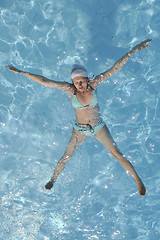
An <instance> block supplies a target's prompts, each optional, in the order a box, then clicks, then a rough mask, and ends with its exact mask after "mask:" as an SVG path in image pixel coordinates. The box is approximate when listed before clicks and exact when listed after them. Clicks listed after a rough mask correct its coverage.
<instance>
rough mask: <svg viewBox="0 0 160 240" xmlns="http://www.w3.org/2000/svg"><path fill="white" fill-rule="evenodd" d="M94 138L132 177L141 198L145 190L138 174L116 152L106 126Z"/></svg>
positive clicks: (119, 153) (120, 154)
mask: <svg viewBox="0 0 160 240" xmlns="http://www.w3.org/2000/svg"><path fill="white" fill-rule="evenodd" d="M94 136H95V138H96V139H97V140H98V141H99V142H101V143H102V144H103V145H104V147H105V148H106V149H107V150H108V152H109V153H110V154H111V155H112V156H113V157H114V158H116V159H117V160H118V161H119V163H120V164H121V166H122V167H123V168H124V169H125V170H126V171H128V172H129V174H130V175H131V176H132V177H133V179H134V180H135V182H136V184H137V188H138V191H139V193H140V195H141V196H143V195H145V192H146V189H145V186H144V184H143V183H142V181H141V179H140V178H139V176H138V174H137V173H136V171H135V170H134V168H133V166H132V164H131V163H130V162H129V161H128V160H127V159H126V158H125V157H124V156H123V155H122V153H121V152H120V151H119V150H118V148H117V146H116V144H115V142H114V141H113V139H112V136H111V134H110V132H109V130H108V128H107V126H104V127H103V128H101V130H99V131H98V132H97V133H96V134H95V135H94Z"/></svg>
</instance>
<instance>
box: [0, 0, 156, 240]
mask: <svg viewBox="0 0 160 240" xmlns="http://www.w3.org/2000/svg"><path fill="white" fill-rule="evenodd" d="M159 22H160V1H159V0H134V1H131V0H130V1H128V0H113V1H109V0H100V1H99V0H87V1H86V0H68V1H65V0H52V1H51V0H46V1H42V0H21V1H19V0H13V1H9V0H5V1H4V0H0V66H1V71H0V239H1V240H6V239H8V240H25V239H26V240H87V239H89V240H97V239H98V240H112V239H116V240H122V239H127V240H158V239H160V221H159V219H160V211H159V205H160V167H159V166H160V163H159V160H160V81H159V79H160V60H159V59H160V50H159V38H160V36H159ZM147 38H151V39H152V43H151V44H150V47H149V48H148V49H145V50H143V51H139V52H136V53H135V54H134V55H133V56H132V57H131V58H130V60H129V61H128V62H127V64H126V65H125V66H124V67H123V69H122V70H121V71H120V72H119V73H118V74H116V75H114V76H113V77H111V78H110V79H109V80H108V81H106V82H105V83H103V84H101V86H100V87H99V88H98V91H97V95H98V99H99V105H100V112H101V115H102V118H103V120H104V122H105V123H106V124H107V126H108V127H109V129H110V131H111V133H112V135H113V138H114V139H115V141H116V143H117V145H118V146H119V148H120V150H121V151H122V152H123V153H124V154H125V155H126V156H127V158H128V159H129V160H130V161H131V162H132V163H133V165H134V167H135V169H136V170H137V172H138V174H139V175H140V176H141V178H142V179H143V181H144V183H145V185H146V188H147V193H146V195H145V197H140V196H139V194H138V192H137V188H136V185H135V183H134V181H133V180H132V178H131V177H130V176H129V175H128V174H126V172H125V171H124V170H123V169H122V168H121V166H120V165H119V163H118V162H117V161H116V160H115V159H113V158H111V157H110V156H109V155H108V153H107V152H106V150H105V149H104V148H103V147H102V146H101V145H100V144H99V143H98V142H97V141H96V140H95V139H94V138H88V139H87V140H86V142H85V143H84V144H83V145H82V146H81V147H80V148H79V149H78V151H77V152H76V153H75V154H74V156H73V157H72V159H71V160H70V161H69V162H68V163H67V164H66V167H65V169H64V170H63V172H62V174H61V175H60V176H59V177H58V179H57V182H56V183H55V185H54V187H53V189H52V190H51V191H46V190H45V188H44V186H45V184H46V183H47V181H48V180H49V179H50V177H51V176H52V173H53V171H54V168H55V166H56V164H57V162H58V160H59V158H60V157H61V156H62V154H63V153H64V150H65V147H66V146H67V143H68V141H69V138H70V135H71V132H72V127H73V124H74V121H75V114H74V109H73V108H72V106H71V103H70V101H69V99H68V98H67V96H66V95H65V94H64V93H62V92H61V91H59V90H55V89H51V88H47V87H44V86H42V85H40V84H38V83H35V82H33V81H31V80H29V79H27V78H25V77H24V76H21V75H18V74H14V73H12V72H10V71H8V70H7V69H5V68H4V66H6V65H14V66H15V67H17V68H20V69H21V70H24V71H29V72H32V73H35V74H41V75H44V76H46V77H48V78H51V79H53V80H58V81H61V80H65V81H70V71H71V69H72V65H73V64H74V63H79V64H82V65H84V66H85V67H86V68H87V69H88V72H89V75H90V77H92V76H93V75H97V74H99V73H101V72H104V71H105V70H107V69H108V68H110V67H111V66H112V65H113V64H114V63H115V62H116V61H117V60H118V59H120V58H121V57H122V56H123V55H124V54H125V53H126V52H128V51H129V50H130V49H131V48H132V47H133V46H134V45H135V44H138V43H139V42H141V41H143V40H145V39H147Z"/></svg>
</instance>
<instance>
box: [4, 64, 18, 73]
mask: <svg viewBox="0 0 160 240" xmlns="http://www.w3.org/2000/svg"><path fill="white" fill-rule="evenodd" d="M6 68H8V70H10V71H12V72H15V73H19V72H20V70H19V69H18V68H15V67H13V66H6Z"/></svg>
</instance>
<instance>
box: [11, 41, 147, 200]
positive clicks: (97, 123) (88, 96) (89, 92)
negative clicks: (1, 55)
mask: <svg viewBox="0 0 160 240" xmlns="http://www.w3.org/2000/svg"><path fill="white" fill-rule="evenodd" d="M150 42H151V40H150V39H147V40H145V41H143V42H141V43H140V44H138V45H136V46H135V47H133V48H132V50H131V51H130V52H128V53H127V54H126V55H124V56H123V57H122V58H121V59H120V60H119V61H117V62H116V63H115V64H114V66H113V67H111V68H110V69H109V70H107V71H105V72H104V73H101V74H100V75H98V76H96V77H95V78H94V79H93V80H90V79H88V75H87V71H86V70H85V68H83V67H82V66H77V67H74V68H73V70H72V72H71V78H72V83H68V82H57V81H53V80H50V79H47V78H45V77H43V76H39V75H35V74H32V73H28V72H24V71H20V70H18V69H17V68H15V67H13V66H7V67H8V69H9V70H11V71H13V72H16V73H20V74H22V75H24V76H26V77H28V78H30V79H32V80H34V81H35V82H38V83H40V84H42V85H44V86H48V87H52V88H56V89H60V90H63V91H65V92H66V93H67V95H68V96H69V98H70V100H71V102H72V105H73V107H74V108H75V112H76V123H75V125H74V127H73V132H72V136H71V139H70V141H69V144H68V146H67V148H66V151H65V153H64V155H63V156H62V158H61V159H60V160H59V162H58V164H57V166H56V168H55V171H54V174H53V176H52V178H51V179H50V181H49V182H48V183H47V184H46V186H45V187H46V189H51V188H52V187H53V183H54V182H55V181H56V179H57V177H58V175H59V174H60V173H61V171H62V170H63V169H64V165H65V163H66V162H68V160H69V159H70V158H71V157H72V155H73V153H74V152H75V151H76V150H77V148H78V147H79V146H80V145H81V144H82V143H83V142H84V141H85V139H86V138H87V137H88V136H94V137H95V138H96V139H97V140H98V141H99V142H101V143H102V144H103V146H104V147H105V148H106V149H107V150H108V152H109V153H110V154H111V155H112V156H113V157H114V158H116V159H117V160H118V162H119V163H120V164H121V166H122V167H123V168H124V169H125V170H126V171H127V172H129V173H130V175H131V176H132V177H133V179H134V181H135V182H136V184H137V188H138V191H139V193H140V195H141V196H143V195H145V192H146V189H145V186H144V184H143V182H142V180H141V179H140V177H139V176H138V174H137V173H136V171H135V170H134V168H133V166H132V164H131V163H130V162H129V161H128V160H127V159H126V158H125V157H124V156H123V154H122V153H121V152H120V151H119V150H118V148H117V146H116V143H115V142H114V140H113V139H112V136H111V134H110V132H109V130H108V128H107V126H106V125H105V123H104V122H103V121H102V119H101V117H100V114H99V107H98V102H97V97H96V92H95V90H96V88H97V87H98V86H99V84H100V83H102V82H104V81H105V80H106V79H108V78H109V77H111V76H112V75H114V74H115V73H117V72H118V71H120V69H121V68H122V67H123V66H124V64H126V62H127V61H128V59H129V58H130V57H131V55H132V54H133V53H134V52H136V51H138V50H142V49H144V48H148V47H149V46H148V45H147V44H148V43H150Z"/></svg>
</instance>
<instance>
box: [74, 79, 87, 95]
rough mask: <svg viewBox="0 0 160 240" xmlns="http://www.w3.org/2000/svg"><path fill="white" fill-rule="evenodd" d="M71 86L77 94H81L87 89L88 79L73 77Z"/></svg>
mask: <svg viewBox="0 0 160 240" xmlns="http://www.w3.org/2000/svg"><path fill="white" fill-rule="evenodd" d="M73 84H74V86H75V87H76V89H77V90H78V91H79V92H83V91H85V90H86V89H87V85H88V78H86V77H75V78H73Z"/></svg>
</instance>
